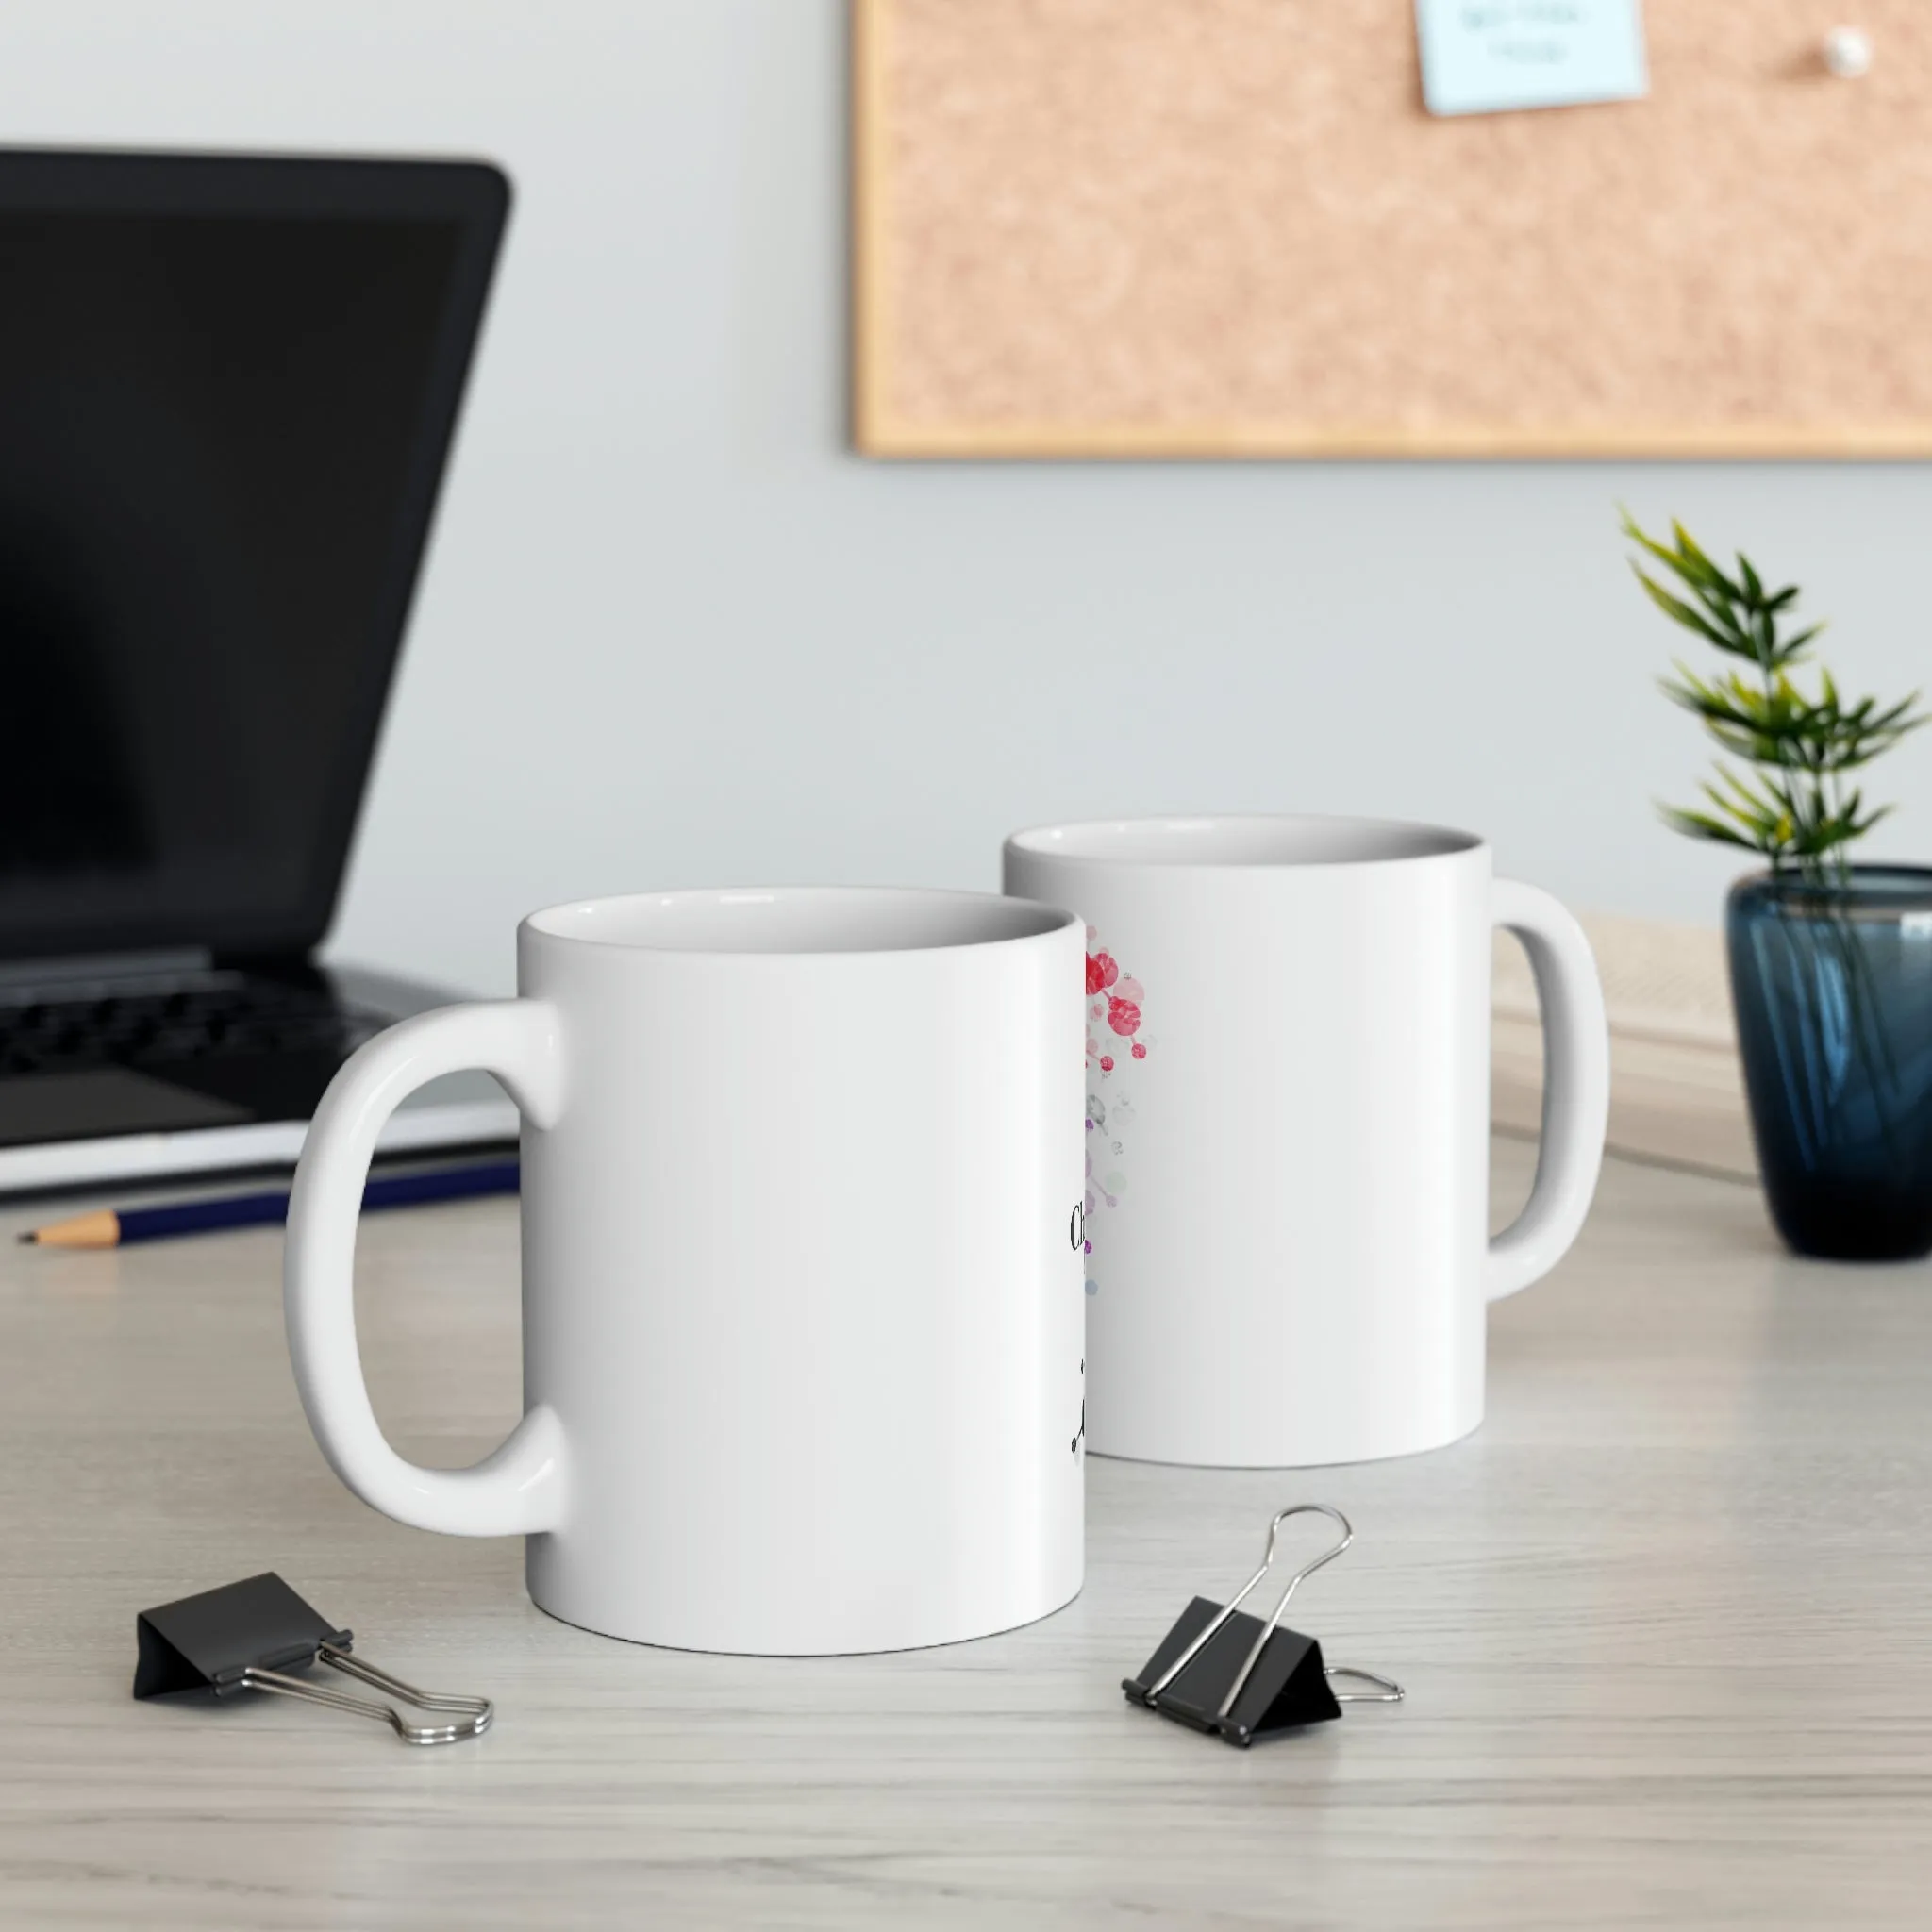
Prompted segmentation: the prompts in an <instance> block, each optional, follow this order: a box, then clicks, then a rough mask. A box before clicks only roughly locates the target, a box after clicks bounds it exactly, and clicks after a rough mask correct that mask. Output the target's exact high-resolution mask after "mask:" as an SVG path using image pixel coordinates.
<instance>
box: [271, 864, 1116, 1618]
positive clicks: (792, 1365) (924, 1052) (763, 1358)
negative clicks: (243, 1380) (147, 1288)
mask: <svg viewBox="0 0 1932 1932" xmlns="http://www.w3.org/2000/svg"><path fill="white" fill-rule="evenodd" d="M1080 939H1081V936H1080V929H1079V926H1078V924H1077V923H1076V922H1075V921H1074V919H1073V918H1072V917H1071V915H1069V914H1067V913H1064V912H1060V911H1056V910H1053V909H1051V908H1046V907H1041V906H1027V905H1022V904H1018V903H1016V902H1015V901H1013V900H1011V899H1001V898H996V897H992V896H990V895H981V894H976V893H967V892H927V891H841V890H828V891H794V890H777V891H730V892H722V891H691V892H669V893H664V894H652V895H646V896H639V897H630V898H620V899H605V900H594V901H589V902H586V903H583V904H580V905H575V906H564V907H558V908H555V909H553V910H550V911H547V912H539V913H536V914H534V915H533V916H532V917H531V918H529V919H526V920H525V922H524V924H523V925H522V927H521V929H520V930H519V932H518V935H517V983H518V986H519V989H520V996H519V997H518V998H516V999H513V1000H502V1001H491V1002H486V1003H481V1004H477V1005H473V1006H460V1007H450V1008H444V1009H443V1010H441V1011H440V1012H434V1013H428V1014H425V1015H424V1016H423V1017H421V1018H419V1019H412V1020H407V1021H405V1022H404V1023H403V1024H401V1025H399V1026H396V1027H393V1028H391V1030H390V1031H389V1032H387V1033H384V1034H382V1035H380V1036H379V1037H378V1038H376V1039H375V1040H373V1041H370V1042H369V1044H368V1045H366V1046H365V1047H363V1048H362V1050H361V1051H360V1052H359V1053H358V1054H357V1055H356V1056H355V1058H353V1059H351V1060H350V1061H349V1062H348V1064H347V1065H346V1066H344V1067H343V1069H342V1071H341V1074H339V1075H338V1076H337V1078H336V1081H335V1084H334V1085H333V1086H332V1087H331V1088H330V1089H329V1091H328V1093H327V1095H326V1097H325V1099H324V1101H323V1103H322V1106H321V1108H320V1109H319V1110H318V1111H317V1113H316V1117H315V1124H314V1126H313V1127H312V1129H311V1130H310V1132H309V1136H308V1145H307V1146H306V1148H305V1149H304V1151H303V1155H302V1164H301V1166H300V1168H299V1169H298V1170H297V1172H296V1175H295V1188H294V1198H293V1200H292V1201H291V1204H290V1208H289V1236H288V1258H287V1264H286V1265H287V1272H286V1294H287V1308H288V1322H289V1337H290V1343H291V1350H292V1353H293V1357H294V1364H295V1376H296V1380H297V1382H298V1384H299V1386H300V1388H301V1392H302V1400H303V1403H304V1405H305V1407H307V1409H308V1420H309V1423H310V1424H311V1425H312V1426H313V1428H314V1430H315V1435H316V1440H317V1441H319V1442H320V1443H321V1445H322V1448H323V1453H324V1454H325V1456H326V1457H328V1459H329V1461H330V1463H331V1464H332V1465H333V1467H334V1468H335V1471H336V1473H337V1474H338V1475H340V1476H341V1478H342V1480H343V1481H344V1482H345V1483H347V1484H348V1486H349V1487H350V1489H352V1490H353V1491H355V1492H356V1493H357V1494H358V1496H360V1497H361V1498H362V1499H363V1501H365V1502H366V1503H369V1504H371V1505H373V1506H374V1507H375V1508H377V1509H381V1510H384V1511H386V1512H387V1513H388V1514H389V1515H391V1516H393V1517H396V1518H398V1519H399V1520H400V1521H402V1522H404V1523H408V1524H416V1525H417V1526H418V1527H420V1528H424V1529H436V1530H444V1531H447V1532H449V1533H451V1534H453V1535H458V1536H504V1535H512V1534H518V1535H524V1536H526V1537H527V1538H528V1539H529V1541H528V1545H527V1565H526V1574H527V1579H528V1584H529V1591H530V1595H531V1597H532V1598H533V1599H534V1600H535V1601H536V1603H537V1604H538V1605H539V1606H540V1607H541V1608H543V1609H545V1610H548V1611H549V1612H551V1614H552V1615H554V1616H557V1617H560V1618H562V1619H563V1620H564V1621H565V1622H566V1623H571V1624H580V1625H582V1626H583V1627H584V1628H586V1629H590V1630H597V1631H602V1632H605V1633H607V1634H608V1635H610V1636H613V1637H625V1638H631V1639H635V1640H637V1641H643V1642H649V1643H662V1644H672V1645H675V1646H678V1647H680V1648H686V1649H696V1650H724V1651H741V1652H760V1653H784V1654H794V1655H796V1654H824V1653H831V1652H840V1651H876V1650H897V1649H906V1648H910V1647H912V1646H915V1645H920V1644H929V1643H945V1642H950V1641H955V1640H958V1639H961V1638H969V1637H980V1636H985V1635H988V1634H989V1633H991V1632H992V1631H996V1630H1003V1629H1008V1628H1010V1627H1012V1626H1013V1625H1015V1624H1025V1623H1029V1622H1031V1621H1032V1620H1033V1619H1034V1618H1037V1617H1041V1616H1044V1615H1045V1614H1046V1613H1047V1612H1048V1611H1050V1610H1054V1609H1057V1608H1058V1607H1060V1606H1061V1605H1062V1604H1064V1603H1066V1602H1067V1601H1068V1600H1069V1599H1070V1598H1072V1597H1073V1596H1074V1595H1075V1594H1076V1593H1077V1591H1078V1590H1079V1588H1080V1578H1081V1564H1082V1551H1081V1535H1082V1460H1083V1457H1084V1454H1085V1444H1084V1436H1083V1430H1082V1424H1083V1389H1082V1381H1081V1376H1082V1368H1083V1360H1082V1356H1083V1325H1084V1315H1085V1295H1084V1293H1083V1291H1082V1275H1083V1271H1082V1266H1081V1257H1080V1254H1079V1252H1078V1250H1077V1248H1076V1246H1075V1244H1074V1237H1075V1234H1076V1232H1077V1212H1076V1204H1077V1202H1078V1200H1079V1196H1080V1192H1081V1159H1082V1149H1081V1126H1080V1119H1081V1115H1080V1098H1081V1094H1080V1084H1079V1074H1078V1071H1077V1069H1078V1066H1079V1055H1080V1012H1081V1008H1080V1005H1079V1001H1078V998H1077V997H1076V988H1077V985H1078V975H1079V973H1080V953H1081V943H1080ZM466 1067H481V1068H485V1069H487V1070H488V1071H489V1072H491V1073H492V1074H496V1075H497V1077H498V1078H499V1079H501V1080H502V1081H503V1083H504V1085H505V1086H506V1087H508V1089H509V1091H510V1092H511V1094H512V1095H513V1096H514V1098H515V1100H516V1102H517V1105H518V1106H519V1108H521V1109H522V1111H523V1116H524V1132H523V1162H524V1172H523V1254H524V1391H525V1415H524V1418H523V1420H522V1421H521V1422H520V1423H519V1424H517V1426H516V1428H515V1429H514V1430H513V1431H512V1432H511V1434H510V1436H509V1438H508V1441H506V1442H505V1443H504V1444H503V1445H502V1447H501V1448H500V1449H498V1450H497V1451H496V1452H495V1454H494V1455H492V1456H491V1457H488V1458H487V1459H486V1460H485V1461H482V1462H480V1463H478V1464H477V1465H476V1466H475V1468H473V1469H466V1470H454V1471H444V1470H430V1469H421V1468H418V1467H416V1466H414V1465H413V1464H411V1463H408V1462H407V1461H405V1460H404V1459H403V1458H402V1457H399V1456H398V1455H397V1454H396V1453H395V1451H394V1450H393V1449H391V1447H390V1445H389V1443H388V1442H387V1441H385V1440H384V1438H383V1435H382V1432H381V1430H380V1428H379V1426H378V1425H377V1424H376V1421H375V1415H374V1413H373V1412H372V1410H371V1408H370V1405H369V1396H368V1391H367V1390H366V1389H365V1387H364V1384H363V1378H362V1368H361V1363H360V1361H359V1359H358V1354H357V1346H356V1329H355V1312H354V1304H353V1297H352V1293H351V1287H350V1271H351V1265H352V1261H353V1257H354V1247H355V1239H356V1217H357V1211H358V1203H359V1201H360V1198H361V1192H362V1186H363V1181H364V1177H365V1175H366V1173H367V1170H368V1166H369V1157H370V1153H371V1150H372V1148H373V1147H374V1145H375V1136H376V1134H377V1132H378V1130H379V1129H380V1128H381V1126H382V1124H383V1122H384V1120H385V1119H386V1118H387V1117H388V1115H389V1113H390V1111H391V1108H394V1107H395V1105H396V1103H397V1102H398V1101H399V1100H401V1099H402V1097H403V1096H404V1095H405V1094H406V1093H408V1092H409V1091H411V1090H412V1089H414V1088H416V1087H418V1086H420V1085H421V1084H422V1083H423V1082H424V1081H425V1080H430V1079H434V1078H435V1077H437V1076H438V1075H439V1074H447V1073H451V1072H454V1071H456V1070H458V1069H459V1068H466Z"/></svg>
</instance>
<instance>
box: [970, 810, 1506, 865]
mask: <svg viewBox="0 0 1932 1932" xmlns="http://www.w3.org/2000/svg"><path fill="white" fill-rule="evenodd" d="M1224 831H1233V832H1236V833H1238V834H1239V833H1246V834H1248V835H1249V836H1250V838H1251V839H1252V838H1254V837H1255V835H1257V834H1266V833H1269V832H1273V833H1276V834H1278V835H1281V836H1283V837H1284V838H1291V837H1295V836H1299V837H1301V838H1302V839H1305V840H1315V841H1319V840H1320V839H1322V838H1323V837H1324V836H1325V837H1327V838H1329V839H1331V840H1334V841H1337V843H1338V844H1339V843H1341V841H1344V840H1346V839H1347V838H1348V837H1349V836H1350V835H1353V836H1354V837H1355V838H1356V839H1357V841H1361V840H1368V841H1376V840H1379V841H1385V842H1386V843H1387V844H1388V845H1389V846H1390V847H1391V848H1397V847H1400V848H1403V849H1389V850H1380V851H1378V850H1373V849H1355V850H1346V851H1336V852H1333V853H1327V854H1324V853H1323V852H1321V851H1319V850H1314V851H1304V852H1301V853H1295V854H1291V853H1286V852H1284V853H1281V854H1278V855H1274V856H1266V857H1231V856H1226V855H1225V854H1224V853H1223V852H1218V851H1216V850H1213V849H1211V848H1208V849H1204V848H1203V847H1196V848H1195V849H1193V850H1189V849H1187V847H1186V845H1185V843H1184V842H1180V841H1184V840H1185V838H1186V836H1187V835H1189V834H1199V835H1209V834H1215V833H1221V832H1224ZM1055 841H1069V842H1067V843H1064V844H1057V843H1056V842H1055ZM1073 841H1079V842H1078V844H1077V845H1076V844H1075V843H1074V842H1073ZM1110 841H1118V843H1119V844H1120V846H1122V847H1124V848H1128V847H1134V846H1136V845H1137V844H1138V849H1122V850H1108V849H1107V847H1108V843H1109V842H1110ZM1161 841H1176V842H1174V844H1172V845H1170V846H1169V847H1168V848H1167V849H1164V850H1161V849H1153V850H1150V849H1148V848H1149V847H1151V846H1158V844H1159V843H1160V842H1161ZM1205 844H1206V840H1205V838H1204V846H1205ZM1488 846H1489V841H1488V840H1486V839H1484V838H1483V837H1482V836H1481V835H1480V834H1479V833H1475V832H1465V831H1461V830H1459V829H1458V828H1457V827H1456V826H1454V825H1439V824H1429V823H1427V822H1426V821H1424V820H1420V819H1382V818H1369V817H1366V816H1360V815H1356V814H1350V813H1341V812H1186V813H1183V812H1163V813H1158V814H1150V815H1148V816H1145V817H1140V818H1109V819H1069V820H1063V821H1060V822H1058V823H1057V824H1043V825H1029V826H1027V827H1025V828H1024V829H1023V830H1021V831H1017V832H1013V833H1009V834H1008V838H1007V841H1006V847H1005V849H1006V851H1007V852H1008V855H1012V856H1019V857H1024V858H1043V859H1052V860H1058V862H1059V863H1060V864H1063V865H1078V866H1111V867H1114V868H1117V869H1119V870H1121V871H1124V872H1125V871H1131V872H1256V873H1258V872H1271V873H1290V872H1309V871H1318V870H1331V869H1339V868H1342V867H1351V866H1353V867H1364V868H1366V867H1383V866H1396V865H1424V864H1429V863H1432V862H1435V861H1439V860H1441V859H1446V858H1467V857H1469V856H1470V855H1471V854H1472V853H1477V852H1482V851H1486V850H1487V849H1488Z"/></svg>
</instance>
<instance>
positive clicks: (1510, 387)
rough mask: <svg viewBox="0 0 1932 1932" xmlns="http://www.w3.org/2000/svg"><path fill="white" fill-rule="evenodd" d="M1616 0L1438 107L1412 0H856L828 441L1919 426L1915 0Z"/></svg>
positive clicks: (1909, 437) (1493, 439) (1659, 444)
mask: <svg viewBox="0 0 1932 1932" xmlns="http://www.w3.org/2000/svg"><path fill="white" fill-rule="evenodd" d="M1841 17H1842V18H1843V19H1845V20H1856V23H1857V25H1859V26H1860V27H1862V28H1864V29H1865V30H1866V32H1867V33H1868V34H1869V35H1870V38H1871V42H1872V46H1873V61H1872V66H1871V70H1870V72H1869V73H1868V74H1867V75H1865V76H1864V77H1863V78H1861V79H1857V80H1845V79H1839V78H1835V77H1833V76H1832V75H1830V74H1829V73H1828V72H1827V71H1826V69H1825V66H1824V61H1823V59H1822V58H1821V57H1820V47H1821V44H1822V42H1823V40H1824V35H1825V33H1826V32H1827V31H1828V30H1829V29H1831V28H1832V27H1834V26H1837V25H1840V18H1841ZM1644 23H1645V29H1646V33H1647V38H1648V44H1649V60H1650V93H1649V95H1648V97H1647V98H1645V99H1642V100H1635V101H1622V102H1614V103H1605V104H1601V105H1595V106H1588V107H1566V108H1536V109H1526V110H1520V111H1515V112H1508V113H1499V114H1482V115H1469V116H1461V117H1456V118H1438V117H1436V116H1433V115H1431V114H1429V113H1428V112H1427V111H1426V110H1425V109H1424V106H1423V100H1422V92H1421V82H1420V75H1419V65H1418V56H1417V46H1416V27H1415V11H1414V0H854V12H853V55H854V87H853V114H854V145H853V191H854V204H855V205H854V228H853V242H854V351H855V364H854V382H853V392H854V419H855V420H854V429H855V437H856V441H857V442H858V446H859V448H860V449H861V450H863V451H866V452H869V453H871V454H874V455H877V456H883V457H1030V456H1040V457H1083V456H1119V457H1131V456H1205V457H1221V456H1226V457H1235V456H1250V457H1266V456H1305V457H1311V456H1436V457H1465V456H1478V457H1480V456H1494V457H1507V456H1676V457H1780V456H1782V457H1923V456H1927V455H1932V0H1858V4H1857V6H1853V7H1847V6H1846V4H1845V0H1647V4H1646V6H1645V8H1644Z"/></svg>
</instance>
